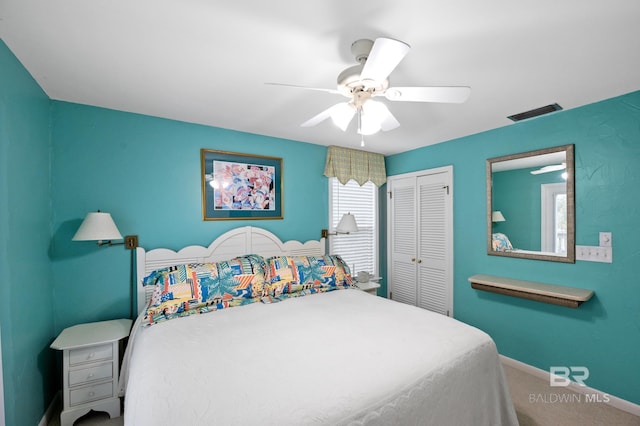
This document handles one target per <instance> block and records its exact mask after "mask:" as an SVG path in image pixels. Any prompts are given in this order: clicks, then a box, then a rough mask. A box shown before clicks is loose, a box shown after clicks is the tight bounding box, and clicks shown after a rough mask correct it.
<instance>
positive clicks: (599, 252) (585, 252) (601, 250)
mask: <svg viewBox="0 0 640 426" xmlns="http://www.w3.org/2000/svg"><path fill="white" fill-rule="evenodd" d="M576 260H586V261H588V262H603V263H613V249H612V248H611V247H599V246H576Z"/></svg>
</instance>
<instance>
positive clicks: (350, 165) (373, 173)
mask: <svg viewBox="0 0 640 426" xmlns="http://www.w3.org/2000/svg"><path fill="white" fill-rule="evenodd" d="M324 175H325V176H326V177H335V178H338V181H340V183H342V184H343V185H344V184H346V183H347V182H348V181H349V180H350V179H353V180H355V181H356V182H358V184H359V185H364V184H365V183H367V181H371V182H373V183H374V184H375V185H376V186H381V185H383V184H384V183H386V182H387V170H386V168H385V166H384V156H383V155H382V154H375V153H373V152H367V151H360V150H357V149H350V148H342V147H338V146H334V145H332V146H330V147H329V149H328V150H327V161H326V163H325V166H324Z"/></svg>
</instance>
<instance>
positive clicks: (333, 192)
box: [329, 178, 378, 276]
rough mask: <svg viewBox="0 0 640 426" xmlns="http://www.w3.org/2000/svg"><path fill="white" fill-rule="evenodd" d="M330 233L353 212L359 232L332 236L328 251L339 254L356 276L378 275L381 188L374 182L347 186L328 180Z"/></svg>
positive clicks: (336, 180)
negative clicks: (344, 216) (341, 220)
mask: <svg viewBox="0 0 640 426" xmlns="http://www.w3.org/2000/svg"><path fill="white" fill-rule="evenodd" d="M329 196H330V200H331V202H330V209H329V210H330V211H329V214H330V227H331V229H330V231H331V232H335V228H336V226H337V225H338V222H340V218H342V215H343V214H346V213H351V214H353V215H354V216H355V218H356V222H357V224H358V232H355V233H351V234H338V235H332V236H330V237H329V252H330V253H331V254H338V255H340V256H341V257H342V258H343V260H344V261H345V262H347V264H348V265H349V267H350V268H351V273H352V274H353V275H354V276H355V275H356V274H357V273H358V271H366V272H369V273H370V274H372V275H374V276H376V275H377V274H378V262H377V259H378V188H377V187H376V185H374V184H373V183H371V182H367V183H365V184H364V185H362V186H360V185H358V183H357V182H355V181H354V180H350V181H348V182H347V184H346V185H343V184H341V183H340V182H339V181H338V179H336V178H331V179H329Z"/></svg>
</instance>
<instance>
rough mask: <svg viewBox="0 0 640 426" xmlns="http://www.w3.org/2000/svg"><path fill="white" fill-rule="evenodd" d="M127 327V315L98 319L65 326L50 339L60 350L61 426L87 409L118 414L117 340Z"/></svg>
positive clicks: (53, 345) (121, 337) (112, 414)
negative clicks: (53, 338) (118, 317)
mask: <svg viewBox="0 0 640 426" xmlns="http://www.w3.org/2000/svg"><path fill="white" fill-rule="evenodd" d="M130 330H131V320H130V319H119V320H113V321H101V322H94V323H89V324H80V325H75V326H73V327H69V328H65V329H64V330H63V331H62V333H60V335H59V336H58V337H57V338H56V340H54V341H53V343H52V344H51V348H52V349H57V350H61V351H63V353H62V400H63V407H62V413H60V426H72V425H73V422H74V421H76V419H78V418H79V417H81V416H84V415H85V414H87V413H88V412H89V411H90V410H95V411H106V412H107V413H109V417H111V418H113V417H119V416H120V398H119V397H118V372H119V370H120V356H119V354H120V350H119V348H120V345H119V343H120V340H122V339H124V338H125V337H127V336H128V335H129V331H130Z"/></svg>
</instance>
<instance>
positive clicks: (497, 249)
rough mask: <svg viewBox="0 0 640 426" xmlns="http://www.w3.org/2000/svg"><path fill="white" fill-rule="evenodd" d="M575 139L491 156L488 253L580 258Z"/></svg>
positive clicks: (488, 185)
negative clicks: (577, 256)
mask: <svg viewBox="0 0 640 426" xmlns="http://www.w3.org/2000/svg"><path fill="white" fill-rule="evenodd" d="M573 167H574V161H573V145H565V146H560V147H555V148H547V149H542V150H538V151H531V152H525V153H521V154H514V155H508V156H504V157H497V158H491V159H489V160H487V234H488V253H489V254H491V255H496V256H508V257H520V258H527V259H537V260H550V261H556V262H575V221H574V217H575V216H574V215H575V213H574V205H575V204H574V183H573V182H574V181H573V178H574V168H573Z"/></svg>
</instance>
